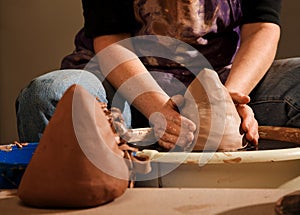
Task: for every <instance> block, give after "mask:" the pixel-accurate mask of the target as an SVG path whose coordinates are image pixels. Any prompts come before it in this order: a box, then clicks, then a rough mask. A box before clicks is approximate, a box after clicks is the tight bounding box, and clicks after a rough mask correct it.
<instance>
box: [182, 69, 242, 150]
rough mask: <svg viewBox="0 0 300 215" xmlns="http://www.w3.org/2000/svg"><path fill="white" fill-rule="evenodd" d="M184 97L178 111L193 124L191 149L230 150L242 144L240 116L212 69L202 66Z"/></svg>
mask: <svg viewBox="0 0 300 215" xmlns="http://www.w3.org/2000/svg"><path fill="white" fill-rule="evenodd" d="M184 98H185V105H184V107H183V108H182V110H181V111H180V112H181V114H182V115H183V116H185V117H187V118H189V119H191V120H192V121H193V122H194V123H195V124H196V126H197V130H196V132H195V139H194V143H193V147H194V148H193V151H202V150H205V151H216V150H222V151H233V150H236V149H238V148H241V147H242V139H243V135H241V134H240V124H241V119H240V116H239V115H238V113H237V110H236V107H235V105H234V103H233V101H232V99H231V97H230V95H229V93H228V91H227V89H226V88H225V87H224V86H223V84H222V83H221V82H220V80H219V77H218V75H217V74H216V72H215V71H213V70H209V69H203V70H202V71H201V72H200V73H199V75H198V76H197V77H196V78H195V79H194V81H193V82H192V83H191V84H190V86H189V87H188V89H187V91H186V93H185V95H184Z"/></svg>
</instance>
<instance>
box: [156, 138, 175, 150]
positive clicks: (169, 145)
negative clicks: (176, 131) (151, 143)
mask: <svg viewBox="0 0 300 215" xmlns="http://www.w3.org/2000/svg"><path fill="white" fill-rule="evenodd" d="M158 144H159V145H160V146H162V147H163V148H165V149H173V148H174V147H175V144H174V143H169V142H166V141H163V140H158Z"/></svg>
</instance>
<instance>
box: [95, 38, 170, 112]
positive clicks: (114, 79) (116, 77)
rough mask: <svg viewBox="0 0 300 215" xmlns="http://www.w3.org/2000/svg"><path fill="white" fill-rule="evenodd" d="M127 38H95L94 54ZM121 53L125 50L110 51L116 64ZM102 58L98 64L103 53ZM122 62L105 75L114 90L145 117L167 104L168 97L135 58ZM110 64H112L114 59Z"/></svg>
mask: <svg viewBox="0 0 300 215" xmlns="http://www.w3.org/2000/svg"><path fill="white" fill-rule="evenodd" d="M128 37H129V35H127V34H121V35H109V36H101V37H97V38H95V39H94V49H95V52H96V53H98V52H99V51H103V50H104V48H106V47H107V46H109V45H111V44H113V43H115V42H118V41H120V40H122V39H126V38H128ZM122 51H123V52H125V53H123V54H125V55H126V50H125V49H124V50H122V49H121V50H120V49H119V50H118V47H116V49H111V50H110V54H111V55H113V56H115V58H116V63H118V62H117V61H118V60H117V59H118V56H117V55H120V54H122V53H121V52H122ZM111 52H112V53H111ZM102 53H104V52H102ZM131 55H132V53H131ZM102 57H103V58H102V59H100V62H101V61H103V60H104V61H105V58H106V56H105V53H104V55H103V56H102ZM121 58H123V59H126V57H125V58H124V57H120V59H121ZM107 60H109V61H111V59H109V58H107ZM121 61H122V60H121ZM123 61H124V62H122V63H121V64H119V65H118V66H116V67H113V68H111V69H112V71H109V73H108V74H106V78H107V80H108V81H109V82H110V83H111V84H112V85H113V86H114V87H115V88H116V89H118V90H119V92H120V91H121V93H122V95H123V96H124V97H125V98H127V99H129V100H132V102H133V103H132V104H133V105H134V106H135V107H136V108H137V109H138V110H140V111H141V112H142V113H143V114H144V115H145V116H146V117H149V116H150V115H151V114H152V113H154V112H158V111H159V110H160V109H161V108H162V106H163V105H164V104H165V103H166V102H167V100H168V99H169V97H168V96H167V95H166V93H165V92H164V91H163V90H162V89H161V88H160V87H159V86H158V85H157V83H156V82H155V81H154V80H153V78H152V76H151V75H150V73H149V72H148V71H147V69H146V68H145V67H144V65H143V64H142V62H141V61H140V60H139V59H138V58H137V57H136V58H134V57H131V58H130V57H129V59H128V60H123ZM111 62H112V63H114V59H113V60H112V61H111ZM104 63H105V62H104ZM100 67H101V65H100ZM108 67H110V66H108ZM142 82H145V83H142ZM151 83H152V84H151ZM132 98H134V99H132ZM130 102H131V101H130Z"/></svg>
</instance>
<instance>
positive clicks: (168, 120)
mask: <svg viewBox="0 0 300 215" xmlns="http://www.w3.org/2000/svg"><path fill="white" fill-rule="evenodd" d="M183 103H184V98H183V96H180V95H176V96H173V97H172V98H170V99H169V100H168V101H167V103H166V104H165V105H164V106H163V107H162V108H161V110H160V111H159V112H155V113H153V114H151V116H150V117H149V121H150V123H151V124H152V126H153V128H154V133H155V136H156V138H158V143H159V145H161V146H162V147H164V148H166V149H172V148H173V147H174V146H175V144H176V145H178V146H180V147H182V148H186V147H188V146H189V145H190V144H191V143H192V141H193V139H194V134H193V133H194V131H195V130H196V125H195V124H194V123H193V122H192V121H191V120H189V119H187V118H185V117H183V116H181V115H180V114H179V113H178V107H180V106H181V105H183Z"/></svg>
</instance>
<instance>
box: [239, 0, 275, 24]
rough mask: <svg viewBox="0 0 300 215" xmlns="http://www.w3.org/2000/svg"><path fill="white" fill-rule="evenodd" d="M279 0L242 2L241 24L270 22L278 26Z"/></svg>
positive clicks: (245, 0) (247, 0)
mask: <svg viewBox="0 0 300 215" xmlns="http://www.w3.org/2000/svg"><path fill="white" fill-rule="evenodd" d="M280 10H281V0H242V11H243V24H247V23H256V22H270V23H275V24H278V25H280Z"/></svg>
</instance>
